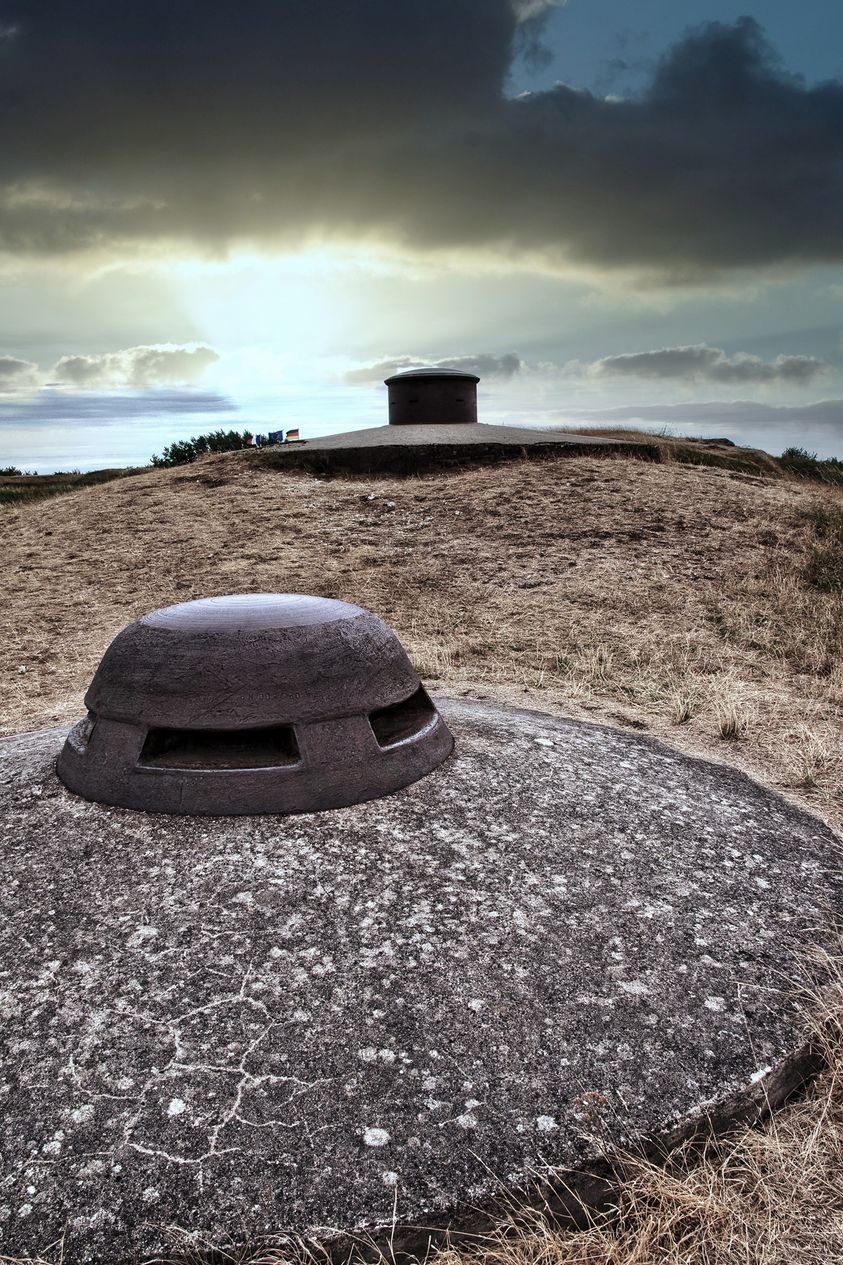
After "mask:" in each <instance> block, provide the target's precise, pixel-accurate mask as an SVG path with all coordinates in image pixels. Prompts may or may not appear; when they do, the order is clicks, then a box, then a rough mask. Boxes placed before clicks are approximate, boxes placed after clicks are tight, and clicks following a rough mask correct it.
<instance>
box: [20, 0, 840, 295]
mask: <svg viewBox="0 0 843 1265" xmlns="http://www.w3.org/2000/svg"><path fill="white" fill-rule="evenodd" d="M549 7H550V5H549V4H548V3H545V0H537V2H536V3H533V2H532V0H518V2H517V3H515V2H514V0H401V2H400V3H398V2H397V0H355V3H354V4H349V3H348V0H285V2H284V3H283V4H279V3H278V0H246V2H245V3H244V0H237V3H235V2H234V0H219V2H217V3H213V4H208V3H206V2H205V0H179V3H178V4H173V3H167V2H166V0H143V3H141V0H121V3H119V4H117V3H115V2H114V0H72V2H71V0H39V2H38V3H35V4H33V3H32V0H0V27H2V29H4V30H6V31H11V32H13V33H12V34H11V35H7V37H6V38H4V39H3V40H2V41H0V248H3V247H4V248H5V249H6V250H12V251H18V252H25V251H34V252H62V251H68V250H73V249H78V248H82V247H98V246H102V247H111V246H113V245H114V244H115V243H121V242H132V241H140V242H145V241H153V242H155V241H158V242H172V243H175V244H180V243H181V244H187V245H195V246H199V247H201V248H204V249H209V250H218V249H224V248H225V247H227V246H228V245H230V244H231V243H232V242H235V241H254V242H258V243H265V244H272V243H285V244H296V243H300V242H302V241H305V240H312V239H313V238H314V237H317V238H318V237H326V236H327V237H330V236H332V235H337V236H343V237H348V236H351V237H356V238H359V237H362V238H364V239H367V240H370V241H374V242H376V243H384V242H390V241H392V242H395V243H399V244H403V245H405V246H410V247H412V248H414V249H418V250H426V249H441V248H450V249H457V250H460V249H469V248H477V249H482V250H493V251H497V252H500V253H504V254H506V255H507V256H512V257H518V256H519V255H524V254H535V253H536V252H538V253H539V254H540V255H541V256H543V257H544V258H547V259H558V260H560V261H561V260H564V259H573V260H578V261H582V262H586V263H594V264H597V265H600V266H615V265H617V266H629V265H634V266H638V267H646V268H652V269H655V270H657V271H660V272H663V273H669V274H671V275H672V276H673V277H674V278H679V279H681V278H683V277H684V278H693V277H696V276H699V275H701V274H702V273H704V272H706V271H708V270H711V269H716V268H722V267H729V266H747V265H761V264H766V263H773V262H783V261H789V262H793V261H796V262H809V261H821V260H838V259H840V258H841V257H843V197H842V196H841V194H842V193H843V165H841V157H843V83H840V82H833V83H826V84H820V85H817V86H813V87H808V86H806V85H805V84H804V83H802V82H801V81H800V80H798V79H796V78H795V77H793V76H789V75H787V74H785V73H784V71H783V70H782V69H781V67H780V66H779V65H778V64H777V62H776V59H775V57H774V55H773V53H772V52H771V50H770V49H769V48H768V47H767V45H766V43H765V41H764V38H763V34H762V32H761V29H760V27H759V26H758V25H757V23H755V22H754V21H753V20H752V19H750V18H743V19H741V20H740V21H738V22H737V23H735V24H734V25H722V24H718V23H710V24H707V25H705V26H703V27H701V28H699V29H697V30H695V31H693V32H691V33H690V34H689V35H688V36H687V37H686V38H684V39H683V40H682V41H681V42H680V43H679V44H677V45H676V46H675V47H674V48H673V49H672V50H670V51H669V52H668V53H667V55H666V56H665V57H664V59H663V60H662V62H661V63H660V64H659V65H658V66H657V68H656V70H655V72H654V74H653V77H652V80H651V82H650V84H649V86H648V87H647V88H646V90H645V91H643V92H642V93H641V94H640V95H639V96H637V97H634V98H630V99H625V100H606V99H604V98H602V97H599V96H595V95H592V94H589V93H587V92H580V91H575V90H574V89H571V88H568V87H565V86H557V87H556V88H555V89H553V90H552V91H548V92H540V93H535V94H532V95H528V96H523V97H520V98H518V99H516V100H511V99H507V98H506V96H505V85H506V82H507V74H508V70H509V67H510V64H511V61H512V58H513V56H514V55H515V54H516V52H517V51H518V48H519V40H520V41H521V44H520V46H521V47H522V49H523V47H524V38H526V39H527V42H528V43H529V41H530V40H533V41H535V39H536V38H537V37H538V31H539V27H538V25H537V24H538V23H540V22H541V20H542V18H543V16H544V15H546V13H547V11H548V9H549ZM519 19H520V22H521V24H520V25H519ZM524 23H527V24H532V25H528V26H527V27H526V28H525V26H524ZM525 30H526V36H525V35H524V32H525ZM519 31H520V32H521V33H522V34H521V36H519Z"/></svg>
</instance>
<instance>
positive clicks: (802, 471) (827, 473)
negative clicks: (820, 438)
mask: <svg viewBox="0 0 843 1265" xmlns="http://www.w3.org/2000/svg"><path fill="white" fill-rule="evenodd" d="M779 465H780V466H781V467H782V469H783V470H784V471H785V473H786V474H790V475H795V476H796V478H798V479H817V480H819V482H821V483H835V484H843V461H840V460H839V459H838V458H837V457H818V456H817V454H816V453H815V452H808V450H807V448H785V450H784V452H783V453H782V455H781V456H780V457H779Z"/></svg>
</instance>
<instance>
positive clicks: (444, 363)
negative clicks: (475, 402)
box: [345, 352, 523, 383]
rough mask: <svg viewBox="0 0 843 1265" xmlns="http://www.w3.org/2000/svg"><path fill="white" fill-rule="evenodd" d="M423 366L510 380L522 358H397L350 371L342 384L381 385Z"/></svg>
mask: <svg viewBox="0 0 843 1265" xmlns="http://www.w3.org/2000/svg"><path fill="white" fill-rule="evenodd" d="M425 366H426V367H428V368H431V367H435V368H437V369H458V370H460V371H461V372H463V373H476V374H477V376H478V378H511V377H513V376H514V375H515V374H516V373H519V372H520V370H521V368H522V367H523V366H522V361H521V357H520V356H516V354H515V352H507V353H506V355H503V356H492V355H479V356H455V357H453V358H452V359H450V360H434V361H429V360H424V359H419V358H418V357H414V356H397V357H396V358H395V359H394V360H380V361H378V363H377V364H374V365H366V366H365V367H364V368H362V369H351V370H350V371H349V372H348V373H347V374H346V375H345V380H346V382H350V383H358V382H362V383H370V382H383V380H384V379H385V378H388V377H389V376H390V374H393V373H400V372H401V370H402V369H417V368H423V367H425Z"/></svg>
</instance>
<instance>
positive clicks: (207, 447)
mask: <svg viewBox="0 0 843 1265" xmlns="http://www.w3.org/2000/svg"><path fill="white" fill-rule="evenodd" d="M251 439H252V435H251V432H250V431H248V430H243V431H240V430H212V431H209V432H208V434H207V435H193V436H192V438H190V439H177V440H175V442H174V443H172V444H169V445H168V446H167V447H166V448H165V449H164V451H163V453H162V454H161V456H160V457H159V456H158V454H157V453H153V455H152V457H151V458H150V465H153V466H156V467H162V466H183V465H186V464H187V463H188V462H190V461H195V460H196V458H197V457H204V456H205V454H206V453H209V452H236V451H237V450H238V449H240V448H248V446H249V444H250V442H251Z"/></svg>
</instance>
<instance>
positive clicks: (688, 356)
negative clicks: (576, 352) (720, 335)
mask: <svg viewBox="0 0 843 1265" xmlns="http://www.w3.org/2000/svg"><path fill="white" fill-rule="evenodd" d="M827 369H828V365H827V364H826V362H825V361H823V360H820V359H818V358H817V357H816V356H777V357H776V358H775V360H762V359H761V358H760V357H759V356H751V355H749V354H747V353H746V352H738V353H737V354H736V355H734V356H727V355H726V352H725V351H723V350H721V348H719V347H708V346H706V345H705V344H704V343H698V344H695V345H693V346H687V347H662V348H659V349H658V350H656V351H640V352H630V353H625V354H623V355H619V356H604V357H603V359H602V360H595V361H594V362H593V363H592V364H591V365H589V366H588V367H587V372H588V374H589V376H591V377H596V378H647V379H662V380H667V381H675V382H698V381H703V382H759V383H766V382H783V383H784V382H787V383H791V384H797V385H798V384H800V383H807V382H812V381H813V380H814V379H815V378H816V377H818V376H819V375H820V374H821V373H824V372H825V371H826V370H827Z"/></svg>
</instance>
